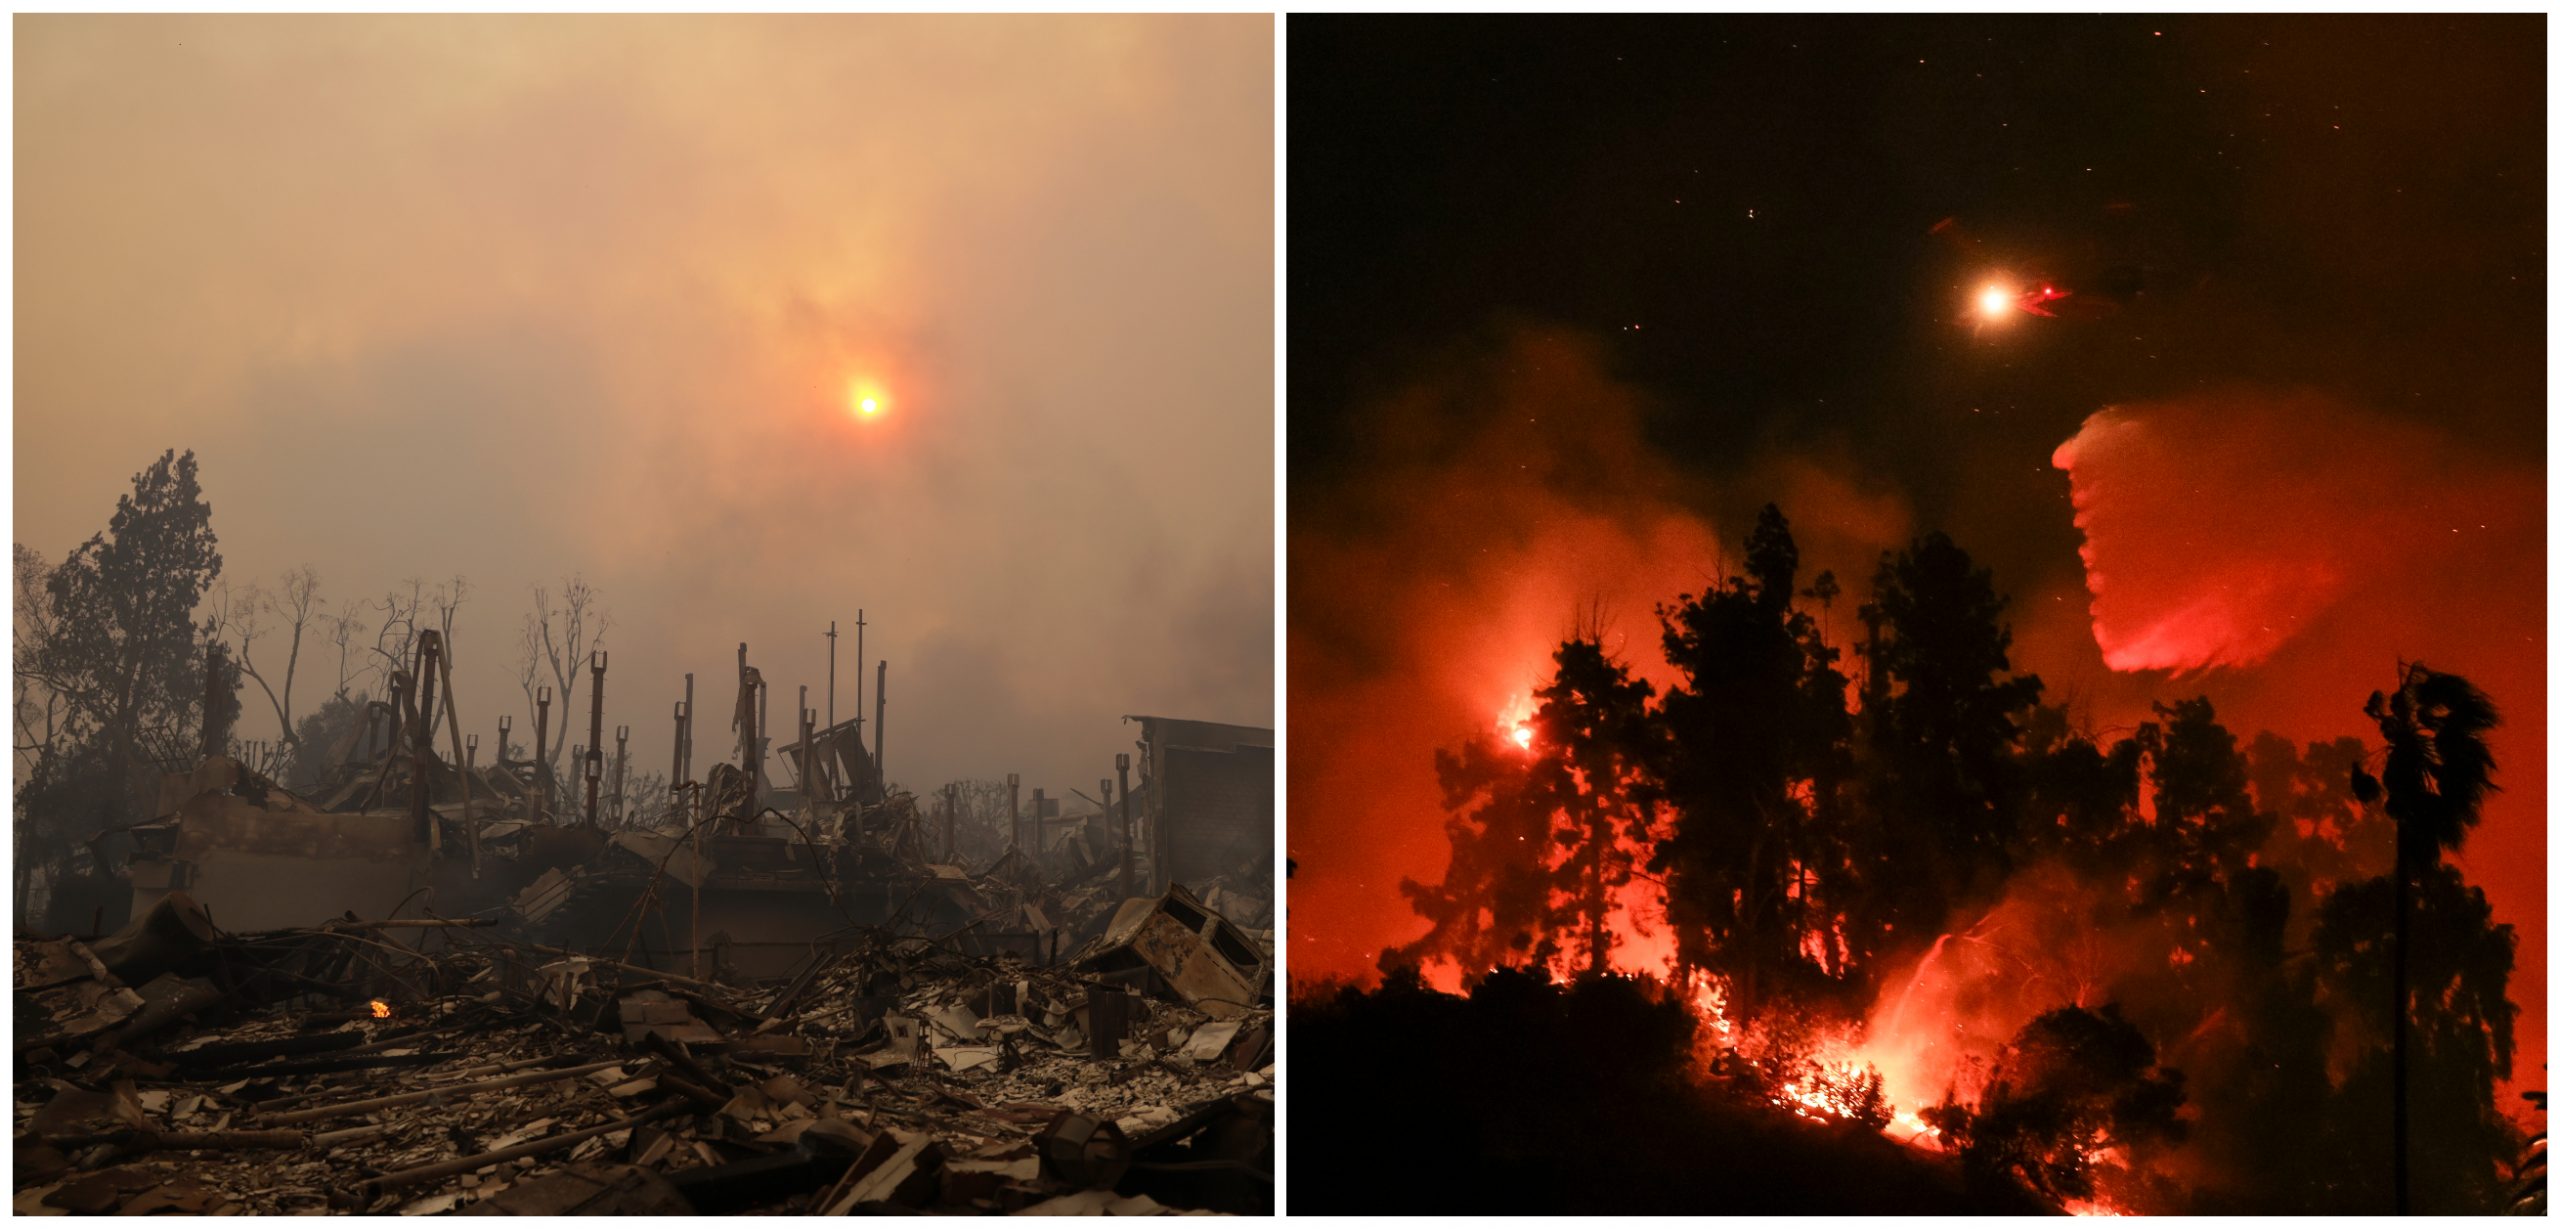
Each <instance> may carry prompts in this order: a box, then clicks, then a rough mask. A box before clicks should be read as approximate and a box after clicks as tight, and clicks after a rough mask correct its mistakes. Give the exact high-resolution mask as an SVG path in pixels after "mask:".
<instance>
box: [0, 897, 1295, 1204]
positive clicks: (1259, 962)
mask: <svg viewBox="0 0 2560 1229" xmlns="http://www.w3.org/2000/svg"><path fill="white" fill-rule="evenodd" d="M981 887H982V890H983V891H984V892H985V893H986V895H987V896H988V897H991V898H1002V899H1004V900H1007V901H1008V902H1010V903H1009V904H1008V906H1007V907H1008V908H1010V909H1014V910H1020V909H1023V908H1036V907H1038V903H1039V902H1038V901H1036V900H1035V901H1034V902H1033V903H1031V904H1028V905H1026V904H1024V903H1022V902H1023V901H1024V899H1026V898H1025V897H1022V896H1020V895H1016V894H1013V892H1014V891H1015V890H1010V889H1006V888H995V887H985V886H984V885H981ZM1047 899H1048V900H1049V901H1050V903H1052V904H1054V903H1055V898H1054V897H1050V898H1047ZM1111 913H1112V914H1113V915H1114V916H1113V917H1111V918H1107V919H1103V924H1102V925H1101V927H1100V928H1099V929H1098V930H1097V932H1096V933H1095V934H1094V936H1093V937H1092V939H1091V940H1090V941H1087V942H1085V943H1082V944H1080V945H1079V948H1080V950H1078V951H1076V952H1072V953H1069V954H1067V955H1066V956H1064V957H1061V958H1060V959H1059V960H1057V961H1054V962H1044V961H1040V960H1035V959H1032V958H1029V957H1027V956H1025V955H1022V954H1017V953H1012V952H998V953H988V952H981V951H972V950H969V949H968V948H967V946H966V945H965V944H963V943H961V942H959V941H958V940H957V939H955V938H952V937H947V936H946V937H942V938H932V937H916V936H898V935H894V934H892V933H890V932H889V931H887V930H886V929H883V928H878V927H872V928H859V929H848V930H846V931H845V932H843V933H842V934H840V935H837V936H835V937H833V938H832V939H830V940H828V941H826V942H822V943H819V944H816V945H813V946H812V947H811V948H810V949H809V950H808V951H806V952H805V953H804V956H803V959H802V960H801V962H800V965H799V967H798V968H797V969H796V970H795V971H794V972H793V973H792V974H791V975H789V976H787V977H783V978H777V979H772V980H769V981H743V980H742V981H727V980H710V979H696V978H693V977H690V976H686V975H683V974H678V973H673V972H667V971H660V970H652V969H649V968H646V967H644V966H641V965H638V964H635V963H631V962H627V961H623V960H620V959H616V958H612V957H607V956H601V955H594V954H586V953H579V952H574V951H571V950H569V949H565V948H560V947H556V946H554V945H550V944H545V943H540V942H535V941H532V940H529V939H525V938H522V937H516V935H517V932H519V931H521V930H522V924H521V921H520V919H513V918H505V917H488V918H469V919H445V918H434V917H409V918H390V919H382V920H375V921H359V920H354V919H342V920H340V921H336V922H331V923H327V924H324V925H321V926H316V927H303V928H288V929H280V930H271V931H265V932H260V933H252V934H232V933H228V932H225V931H222V930H220V929H219V928H217V927H216V926H215V925H214V924H213V922H212V920H211V919H210V918H209V917H208V916H207V915H206V912H205V910H204V909H203V908H202V907H201V906H200V905H198V904H196V903H195V902H194V901H193V900H192V899H191V898H189V897H188V896H187V895H186V894H185V893H183V892H179V893H175V894H172V895H170V896H168V897H166V898H165V899H163V900H162V901H161V903H160V904H159V905H158V906H157V907H155V908H154V909H152V910H151V911H150V912H149V913H147V914H145V915H144V916H143V917H141V918H139V919H137V920H136V921H135V922H134V923H132V924H131V925H129V926H128V927H126V928H125V929H124V930H123V931H122V932H120V933H118V934H116V935H114V936H109V937H106V938H101V939H96V940H90V941H83V940H80V939H73V938H63V939H50V940H21V941H19V942H18V944H17V946H16V968H15V984H16V990H17V1013H16V1018H17V1066H18V1074H17V1079H16V1081H15V1086H16V1111H17V1119H16V1122H17V1165H16V1173H17V1180H16V1187H17V1196H16V1203H17V1208H18V1210H19V1211H20V1212H22V1213H46V1212H59V1211H71V1212H97V1213H103V1212H116V1213H126V1214H136V1213H144V1212H152V1211H163V1212H201V1213H220V1212H237V1213H290V1212H314V1211H333V1210H334V1211H347V1212H369V1213H393V1212H400V1213H422V1212H441V1211H461V1212H477V1213H493V1212H494V1213H515V1214H526V1213H539V1214H552V1213H588V1214H595V1213H648V1214H684V1213H696V1212H699V1213H730V1212H757V1213H792V1212H800V1213H847V1212H857V1211H960V1212H969V1211H976V1212H1017V1211H1025V1210H1028V1211H1033V1212H1053V1213H1055V1212H1109V1213H1112V1214H1120V1215H1127V1214H1133V1213H1144V1212H1155V1211H1162V1210H1169V1209H1207V1210H1217V1211H1230V1212H1256V1211H1261V1212H1267V1211H1269V1210H1270V1208H1271V1206H1272V1195H1271V1189H1272V1188H1271V1165H1272V1080H1273V1078H1274V1073H1273V1067H1272V1027H1271V1025H1272V1012H1271V1008H1270V1006H1269V1002H1268V998H1267V991H1268V985H1269V980H1268V975H1267V972H1266V971H1264V965H1265V964H1266V961H1265V958H1264V953H1265V951H1266V950H1267V948H1266V947H1265V942H1266V941H1265V940H1263V939H1261V938H1260V937H1258V936H1255V935H1252V934H1250V933H1248V932H1246V931H1244V930H1242V929H1241V928H1239V927H1237V926H1236V925H1235V924H1234V923H1232V922H1230V921H1228V920H1227V919H1225V918H1223V917H1220V916H1218V915H1217V914H1215V913H1213V912H1210V911H1209V910H1208V909H1207V908H1206V907H1205V906H1204V905H1202V904H1201V903H1200V901H1199V900H1198V898H1196V897H1194V896H1193V895H1192V894H1191V893H1189V892H1188V891H1185V890H1183V889H1181V888H1179V887H1177V888H1174V889H1172V890H1170V891H1168V892H1167V893H1166V894H1165V895H1164V896H1162V897H1158V898H1137V899H1133V900H1130V901H1127V902H1125V903H1124V904H1122V905H1121V906H1120V907H1118V908H1117V909H1115V910H1112V911H1111ZM1237 943H1242V944H1243V945H1244V950H1242V951H1237V950H1232V948H1233V945H1234V944H1237ZM1235 957H1243V958H1245V960H1246V962H1247V963H1245V964H1243V965H1239V964H1238V963H1237V961H1236V959H1234V958H1235Z"/></svg>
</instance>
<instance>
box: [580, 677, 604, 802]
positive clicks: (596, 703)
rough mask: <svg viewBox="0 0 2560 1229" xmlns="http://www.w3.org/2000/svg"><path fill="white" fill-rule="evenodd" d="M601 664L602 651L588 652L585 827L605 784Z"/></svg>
mask: <svg viewBox="0 0 2560 1229" xmlns="http://www.w3.org/2000/svg"><path fill="white" fill-rule="evenodd" d="M604 666H605V655H604V653H603V652H602V651H595V652H590V653H588V654H587V669H588V671H589V672H590V674H591V677H592V678H593V680H594V681H593V682H592V683H591V684H590V685H589V687H588V688H587V760H586V764H585V768H586V773H585V776H586V778H587V826H588V827H590V828H592V827H595V826H596V795H597V793H598V792H599V791H600V790H601V788H602V786H603V785H604Z"/></svg>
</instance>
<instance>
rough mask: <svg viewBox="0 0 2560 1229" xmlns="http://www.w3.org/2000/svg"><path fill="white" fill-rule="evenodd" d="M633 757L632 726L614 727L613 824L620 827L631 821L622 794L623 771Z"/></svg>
mask: <svg viewBox="0 0 2560 1229" xmlns="http://www.w3.org/2000/svg"><path fill="white" fill-rule="evenodd" d="M630 758H631V727H630V726H627V725H618V726H615V727H613V826H614V827H617V828H620V827H624V826H626V825H628V824H629V823H630V822H631V817H630V816H629V815H628V814H626V813H625V807H626V806H627V805H628V800H627V799H625V798H624V797H623V796H622V780H623V777H622V771H623V767H624V766H625V765H626V764H627V763H629V761H630Z"/></svg>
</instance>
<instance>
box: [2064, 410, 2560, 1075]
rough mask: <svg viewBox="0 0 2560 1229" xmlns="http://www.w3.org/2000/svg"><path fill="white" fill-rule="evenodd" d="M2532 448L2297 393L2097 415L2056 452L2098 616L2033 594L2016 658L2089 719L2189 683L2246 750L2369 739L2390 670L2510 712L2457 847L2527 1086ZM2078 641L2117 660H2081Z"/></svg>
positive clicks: (2538, 659)
mask: <svg viewBox="0 0 2560 1229" xmlns="http://www.w3.org/2000/svg"><path fill="white" fill-rule="evenodd" d="M2540 462H2541V458H2540V457H2539V456H2538V455H2528V456H2502V455H2494V454H2491V453H2490V452H2488V451H2487V450H2486V449H2483V448H2480V447H2478V446H2476V445H2474V444H2472V443H2471V442H2469V441H2468V440H2466V439H2465V438H2463V437H2461V436H2459V435H2457V434H2455V433H2454V432H2452V431H2450V430H2446V429H2442V428H2440V427H2439V426H2437V425H2436V424H2435V423H2434V422H2432V421H2429V420H2424V419H2418V418H2413V417H2411V416H2409V415H2406V414H2400V415H2385V414H2381V413H2378V412H2375V411H2373V410H2370V409H2365V408H2360V407H2357V406H2353V405H2348V404H2344V403H2341V402H2339V401H2336V400H2334V399H2331V398H2328V397H2324V396H2319V395H2315V394H2307V393H2284V394H2276V393H2264V392H2255V391H2246V390H2241V391H2231V392H2224V393H2219V394H2214V395H2209V396H2198V397H2194V398H2187V399H2181V400H2178V401H2174V402H2156V403H2147V404H2140V405H2126V406H2118V407H2114V408H2110V409H2107V410H2104V411H2101V412H2100V413H2098V414H2095V415H2092V416H2091V417H2090V418H2089V420H2088V421H2087V422H2086V423H2085V424H2084V425H2083V426H2082V427H2081V430H2080V432H2079V433H2078V434H2077V435H2075V436H2074V437H2073V438H2072V439H2071V440H2069V441H2068V442H2066V443H2064V444H2063V445H2062V446H2061V448H2059V449H2058V450H2056V452H2055V454H2054V464H2055V465H2056V466H2058V467H2061V468H2063V469H2066V470H2068V471H2069V473H2070V477H2071V487H2072V507H2073V512H2074V520H2075V522H2076V523H2077V524H2078V526H2079V528H2080V531H2081V533H2082V535H2083V542H2082V546H2081V551H2080V554H2081V559H2082V561H2083V562H2084V563H2085V564H2086V566H2087V573H2088V592H2089V596H2090V603H2089V608H2088V614H2089V617H2088V619H2087V621H2086V622H2085V623H2083V624H2081V626H2080V627H2079V628H2066V627H2064V626H2062V620H2061V615H2062V612H2063V611H2065V610H2068V609H2070V608H2071V605H2072V604H2071V603H2068V602H2064V603H2054V602H2050V601H2045V600H2042V598H2041V596H2040V597H2039V598H2038V600H2035V601H2031V602H2029V603H2026V604H2025V610H2024V612H2023V613H2022V616H2021V618H2022V623H2021V626H2020V634H2019V646H2020V653H2019V660H2018V664H2019V667H2020V668H2021V669H2026V670H2040V671H2044V672H2045V676H2046V679H2047V681H2048V683H2052V682H2054V681H2055V680H2056V679H2057V677H2058V676H2063V677H2069V678H2071V679H2073V680H2074V681H2075V682H2076V683H2077V684H2078V685H2079V687H2078V690H2079V692H2080V694H2079V696H2078V697H2077V698H2078V699H2080V700H2081V701H2082V702H2083V703H2084V704H2085V705H2086V706H2087V710H2088V711H2087V713H2086V717H2087V719H2088V720H2089V721H2090V722H2091V724H2092V725H2094V726H2096V727H2099V728H2102V729H2103V728H2106V727H2110V726H2114V727H2122V726H2127V725H2130V724H2131V723H2133V722H2135V721H2139V720H2142V719H2144V718H2145V717H2146V716H2147V715H2148V712H2147V709H2148V705H2149V704H2150V702H2151V701H2152V700H2154V699H2167V698H2171V697H2178V696H2187V695H2196V694H2203V695H2208V696H2211V697H2212V698H2213V700H2214V704H2215V708H2216V711H2217V713H2218V715H2219V717H2220V720H2221V722H2222V724H2223V725H2225V726H2227V727H2229V728H2230V729H2232V730H2233V731H2235V732H2237V733H2238V734H2239V735H2240V736H2241V738H2242V740H2243V741H2244V742H2245V741H2246V740H2247V739H2248V738H2249V737H2250V736H2251V735H2252V734H2253V733H2254V732H2255V731H2258V730H2261V729H2266V730H2273V731H2275V732H2277V733H2279V734H2283V735H2285V736H2287V737H2289V738H2292V739H2293V740H2295V741H2296V742H2303V741H2308V740H2311V739H2321V738H2332V737H2336V736H2339V735H2348V734H2351V735H2355V736H2357V737H2359V738H2362V739H2364V740H2365V742H2366V743H2367V744H2368V745H2370V744H2373V743H2375V742H2376V741H2377V739H2376V736H2375V732H2374V728H2373V723H2372V722H2371V721H2370V720H2368V719H2366V718H2365V717H2364V716H2363V715H2362V713H2361V711H2360V710H2361V709H2362V707H2363V704H2364V698H2365V696H2366V694H2367V693H2368V692H2370V691H2372V690H2374V689H2376V688H2388V687H2389V686H2391V684H2392V682H2393V679H2394V674H2393V670H2394V666H2395V663H2396V662H2398V661H2403V660H2414V661H2424V662H2426V663H2427V664H2428V665H2429V666H2430V667H2433V668H2435V669H2439V670H2447V671H2452V672H2454V673H2457V674H2462V675H2464V676H2466V677H2468V678H2470V679H2471V680H2472V681H2473V682H2474V683H2476V684H2478V685H2479V686H2480V687H2481V688H2482V689H2483V690H2485V691H2487V692H2488V693H2489V695H2490V697H2491V698H2492V699H2494V700H2495V701H2496V702H2497V703H2498V705H2499V706H2500V708H2501V709H2502V710H2503V712H2504V714H2505V718H2506V724H2505V725H2504V727H2503V728H2501V729H2500V730H2499V731H2497V732H2496V733H2495V734H2494V735H2493V736H2492V747H2493V749H2494V750H2495V751H2496V753H2497V756H2498V762H2499V773H2498V781H2499V783H2500V784H2501V785H2502V786H2503V791H2502V792H2500V793H2498V794H2495V795H2493V796H2492V797H2491V799H2490V801H2489V805H2488V807H2487V808H2486V810H2485V811H2484V814H2483V817H2482V821H2481V824H2480V827H2479V829H2478V830H2477V831H2476V832H2475V833H2474V834H2473V836H2472V838H2471V841H2470V844H2469V845H2468V846H2467V847H2466V848H2465V850H2464V851H2463V853H2462V854H2461V855H2460V857H2459V858H2458V859H2457V860H2458V861H2460V862H2461V863H2462V865H2463V869H2464V873H2465V875H2466V876H2467V877H2468V878H2469V879H2470V880H2471V881H2472V882H2473V883H2475V884H2477V885H2479V886H2480V887H2481V888H2482V889H2483V890H2485V891H2486V892H2487V893H2488V895H2489V900H2490V903H2491V905H2492V906H2493V908H2494V909H2495V911H2496V914H2497V917H2498V918H2499V920H2501V921H2507V922H2512V923H2514V924H2515V926H2516V929H2517V936H2518V951H2517V953H2516V969H2515V975H2514V980H2513V981H2512V983H2511V984H2510V993H2511V995H2512V997H2513V998H2514V999H2515V1002H2516V1004H2517V1006H2518V1007H2519V1008H2520V1009H2521V1017H2520V1018H2519V1020H2518V1022H2517V1029H2516V1043H2517V1056H2516V1074H2517V1076H2518V1077H2519V1078H2521V1079H2527V1080H2530V1079H2536V1078H2539V1076H2540V1071H2541V1065H2542V1063H2543V1062H2544V1054H2545V1044H2544V1042H2545V1039H2544V1035H2543V1029H2544V1023H2543V1021H2544V996H2545V976H2544V973H2545V970H2544V960H2545V956H2544V953H2545V951H2546V941H2545V934H2544V931H2545V926H2546V917H2545V913H2546V909H2545V898H2544V883H2545V867H2546V861H2545V848H2546V816H2545V798H2546V796H2547V770H2546V761H2545V751H2544V748H2545V745H2546V743H2545V738H2546V732H2547V729H2548V724H2547V716H2546V703H2547V698H2548V697H2547V682H2546V677H2545V673H2544V662H2545V643H2544V635H2545V621H2544V620H2545V615H2544V591H2545V590H2544V584H2545V574H2546V566H2547V563H2546V558H2545V554H2544V551H2545V542H2546V533H2545V520H2544V516H2545V510H2544V490H2545V482H2544V474H2543V470H2542V467H2541V464H2540ZM2092 638H2094V641H2095V643H2094V646H2092V645H2091V644H2090V641H2091V639H2092ZM2083 654H2087V655H2103V658H2104V660H2105V663H2106V665H2108V666H2110V667H2113V668H2114V671H2115V673H2108V672H2104V671H2099V672H2095V673H2090V672H2087V671H2082V670H2078V669H2075V666H2076V664H2077V663H2075V662H2074V661H2073V659H2074V658H2075V657H2080V656H2081V655H2083ZM2081 660H2085V658H2081ZM2294 907H2295V908H2297V909H2307V908H2310V907H2312V902H2308V901H2296V902H2294ZM2527 1086H2528V1087H2531V1086H2535V1085H2527Z"/></svg>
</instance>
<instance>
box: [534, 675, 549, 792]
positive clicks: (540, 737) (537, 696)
mask: <svg viewBox="0 0 2560 1229" xmlns="http://www.w3.org/2000/svg"><path fill="white" fill-rule="evenodd" d="M533 770H534V778H533V806H534V814H535V815H536V816H537V817H539V818H540V819H541V820H542V821H543V822H546V823H547V822H549V821H550V818H551V689H550V688H548V687H536V688H534V689H533Z"/></svg>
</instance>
